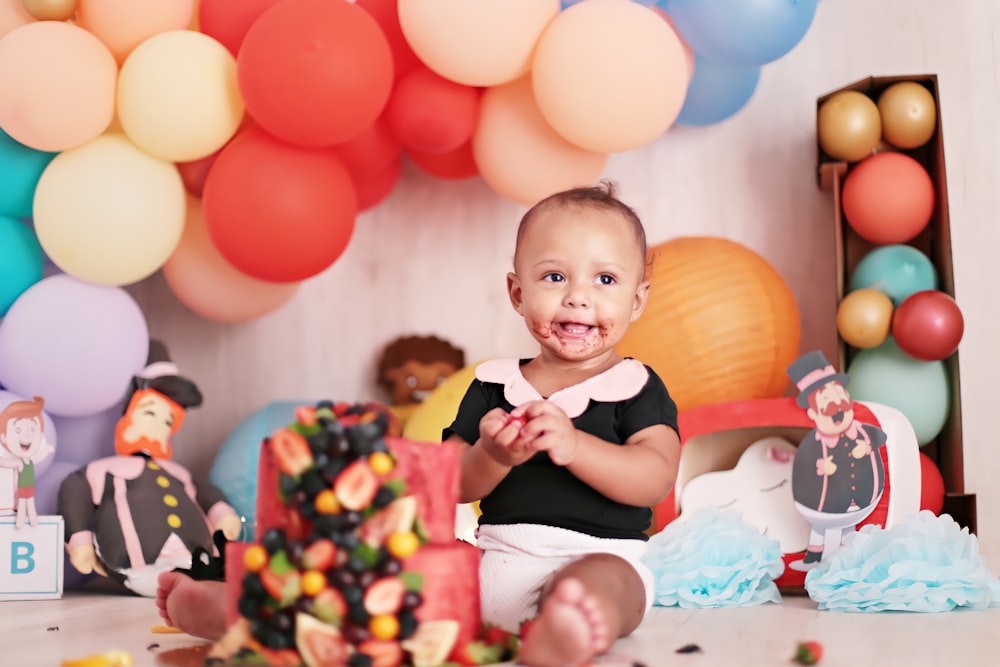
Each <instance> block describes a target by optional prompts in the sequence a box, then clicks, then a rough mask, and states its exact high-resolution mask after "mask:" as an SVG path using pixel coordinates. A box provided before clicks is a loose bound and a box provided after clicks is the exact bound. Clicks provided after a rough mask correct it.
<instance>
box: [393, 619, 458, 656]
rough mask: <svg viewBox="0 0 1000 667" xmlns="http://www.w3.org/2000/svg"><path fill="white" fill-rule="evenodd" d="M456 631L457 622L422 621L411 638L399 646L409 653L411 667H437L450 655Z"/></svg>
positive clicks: (456, 634) (456, 637)
mask: <svg viewBox="0 0 1000 667" xmlns="http://www.w3.org/2000/svg"><path fill="white" fill-rule="evenodd" d="M458 631H459V623H458V621H453V620H440V621H424V622H423V623H421V624H420V625H418V626H417V631H416V632H415V633H414V634H413V636H412V637H410V638H409V639H405V640H403V641H402V642H401V643H400V645H401V646H402V647H403V649H404V650H405V651H407V652H409V654H410V659H411V660H412V662H413V667H437V665H440V664H442V663H443V662H445V660H446V659H447V658H448V656H449V655H450V654H451V650H452V649H453V648H454V647H455V640H456V639H458Z"/></svg>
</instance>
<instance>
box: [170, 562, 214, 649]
mask: <svg viewBox="0 0 1000 667" xmlns="http://www.w3.org/2000/svg"><path fill="white" fill-rule="evenodd" d="M156 584H157V589H156V607H157V608H158V609H159V610H160V616H161V617H162V618H163V620H164V621H165V622H166V623H167V624H168V625H170V626H173V627H175V628H177V629H178V630H182V631H184V632H186V633H187V634H189V635H192V636H194V637H201V638H203V639H213V640H214V639H219V638H220V637H222V636H223V635H224V634H225V633H226V591H225V584H224V583H222V582H221V581H195V580H194V579H191V578H190V577H188V576H187V575H184V574H181V573H179V572H163V573H161V574H160V576H159V578H158V579H157V580H156Z"/></svg>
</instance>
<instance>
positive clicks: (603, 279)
mask: <svg viewBox="0 0 1000 667" xmlns="http://www.w3.org/2000/svg"><path fill="white" fill-rule="evenodd" d="M615 282H617V281H616V280H615V277H614V276H613V275H611V274H610V273H602V274H601V275H599V276H597V284H599V285H614V284H615Z"/></svg>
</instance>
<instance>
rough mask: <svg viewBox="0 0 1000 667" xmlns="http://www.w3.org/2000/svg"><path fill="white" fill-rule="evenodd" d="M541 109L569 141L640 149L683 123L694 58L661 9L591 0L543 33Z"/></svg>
mask: <svg viewBox="0 0 1000 667" xmlns="http://www.w3.org/2000/svg"><path fill="white" fill-rule="evenodd" d="M531 78H532V84H533V86H534V93H535V99H536V100H537V102H538V108H539V109H540V110H541V112H542V115H543V116H544V117H545V119H546V120H547V121H548V123H549V124H550V125H551V126H552V127H553V129H555V131H556V132H558V133H559V134H560V135H562V137H563V138H564V139H566V140H567V141H569V142H571V143H573V144H576V145H577V146H580V147H581V148H584V149H586V150H590V151H594V152H598V153H612V152H617V151H627V150H632V149H634V148H639V147H641V146H644V145H646V144H647V143H649V142H651V141H652V140H653V139H656V138H657V137H659V136H660V135H662V134H663V133H664V132H666V131H667V129H669V128H670V126H671V125H673V123H674V121H675V120H677V115H678V114H679V113H680V111H681V107H682V106H683V105H684V97H685V95H686V94H687V87H688V60H687V57H686V56H685V54H684V47H683V45H682V44H681V41H680V38H679V37H678V36H677V33H675V32H674V30H673V29H672V28H671V27H670V26H669V25H668V24H667V22H666V21H664V20H663V19H662V18H661V17H660V16H658V15H657V14H656V12H651V11H650V10H649V9H648V8H646V7H643V6H642V5H640V4H637V3H634V2H624V1H623V0H587V2H581V3H578V4H575V5H572V6H571V7H569V8H568V9H566V10H565V11H563V12H562V13H561V14H559V15H558V16H557V17H556V18H555V20H553V21H552V23H550V24H549V27H548V28H547V29H546V30H545V32H544V33H542V37H541V39H539V40H538V47H537V48H536V50H535V57H534V64H533V69H532V73H531Z"/></svg>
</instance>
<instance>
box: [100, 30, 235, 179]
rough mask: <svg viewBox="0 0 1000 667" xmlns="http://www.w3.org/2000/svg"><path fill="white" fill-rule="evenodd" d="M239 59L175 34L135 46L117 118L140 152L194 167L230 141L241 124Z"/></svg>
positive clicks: (194, 35) (202, 39)
mask: <svg viewBox="0 0 1000 667" xmlns="http://www.w3.org/2000/svg"><path fill="white" fill-rule="evenodd" d="M243 109H244V106H243V98H242V97H241V96H240V92H239V86H238V84H237V81H236V58H234V57H233V55H232V54H231V53H230V52H229V50H228V49H226V47H224V46H223V45H222V44H220V43H219V42H218V41H216V40H215V39H213V38H211V37H209V36H208V35H205V34H202V33H200V32H194V31H191V30H171V31H170V32H163V33H160V34H158V35H154V36H153V37H150V38H149V39H147V40H146V41H144V42H143V43H142V44H140V45H139V46H137V47H136V48H135V50H134V51H132V54H131V55H130V56H129V57H128V58H127V59H126V60H125V63H124V64H123V65H122V69H121V74H120V75H119V77H118V118H119V120H120V121H121V124H122V128H123V129H124V130H125V134H127V135H128V137H129V139H131V140H132V141H133V142H135V144H136V145H137V146H139V148H141V149H143V150H144V151H146V152H147V153H149V154H150V155H154V156H156V157H158V158H160V159H161V160H169V161H170V162H190V161H192V160H198V159H200V158H203V157H205V156H206V155H211V154H212V153H214V152H215V151H217V150H219V149H220V148H222V146H223V145H225V143H226V142H227V141H229V140H230V139H231V138H232V137H233V135H234V134H236V130H237V129H238V128H239V126H240V122H241V121H242V120H243Z"/></svg>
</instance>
